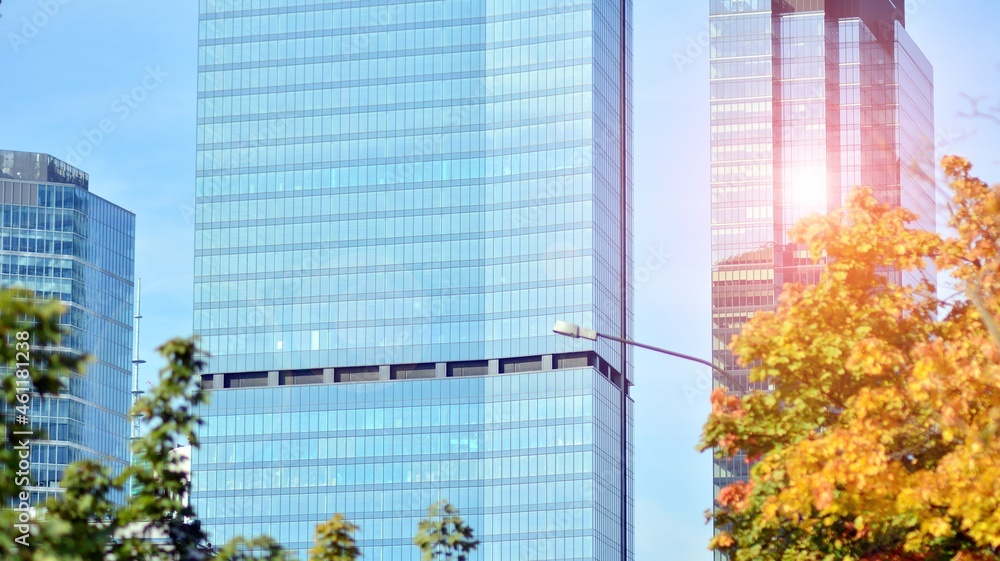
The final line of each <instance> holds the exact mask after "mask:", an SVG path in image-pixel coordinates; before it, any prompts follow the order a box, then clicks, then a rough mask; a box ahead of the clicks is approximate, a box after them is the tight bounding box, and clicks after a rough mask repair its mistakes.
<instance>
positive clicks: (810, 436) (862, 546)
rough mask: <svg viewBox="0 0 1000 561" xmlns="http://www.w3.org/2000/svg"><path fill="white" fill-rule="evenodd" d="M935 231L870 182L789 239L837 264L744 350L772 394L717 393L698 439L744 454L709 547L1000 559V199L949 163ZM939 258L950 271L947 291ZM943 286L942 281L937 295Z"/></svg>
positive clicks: (850, 556)
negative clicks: (739, 477) (744, 470)
mask: <svg viewBox="0 0 1000 561" xmlns="http://www.w3.org/2000/svg"><path fill="white" fill-rule="evenodd" d="M943 165H944V168H945V172H946V174H947V177H948V178H949V181H950V183H951V187H952V190H953V198H952V201H951V203H950V205H949V206H950V220H949V225H950V227H951V230H952V235H949V236H942V235H938V234H935V233H931V232H923V231H920V230H917V229H915V228H912V227H910V224H911V223H912V222H913V221H914V219H915V218H916V217H915V216H914V215H913V214H912V213H910V212H908V211H906V210H903V209H899V208H890V207H889V206H887V205H885V204H882V203H879V202H877V201H876V200H875V198H874V197H873V195H872V192H871V191H870V190H867V189H859V190H856V191H854V192H853V193H852V194H851V195H850V197H849V200H848V202H847V205H846V206H845V207H844V208H843V209H841V210H838V211H835V212H833V213H831V214H830V215H829V216H825V217H814V218H810V219H807V220H805V221H803V222H802V223H801V224H799V225H798V226H797V227H796V228H795V230H794V231H793V233H792V236H793V238H794V239H795V241H796V242H798V243H803V244H807V245H808V247H809V251H810V254H811V256H812V257H813V259H815V260H817V261H818V260H820V259H822V261H823V262H824V263H826V266H825V272H824V274H823V275H822V278H821V280H820V282H819V283H818V284H815V285H812V286H808V287H803V286H788V287H786V288H785V291H784V294H782V296H781V299H780V303H779V305H778V307H777V310H776V311H775V312H774V313H762V314H759V315H757V316H756V317H755V318H754V319H753V320H752V321H750V322H749V324H748V325H747V326H746V328H745V329H744V331H743V333H742V334H741V335H740V336H738V337H736V338H735V340H734V343H733V350H734V352H735V353H736V354H737V356H738V357H739V358H740V359H741V361H742V362H743V363H745V364H747V365H750V366H752V370H751V380H753V381H757V382H764V381H766V382H768V383H769V384H770V385H771V386H772V387H773V391H771V392H767V393H763V392H758V393H753V394H750V395H748V396H736V395H731V394H728V393H726V392H725V391H722V390H717V391H716V392H715V393H713V395H712V414H711V416H710V418H709V420H708V422H707V424H706V426H705V429H704V434H703V440H702V444H701V447H702V449H708V448H714V449H715V452H716V454H718V455H720V456H721V457H731V456H733V455H735V454H737V453H738V452H744V453H746V455H747V457H748V458H749V460H748V461H752V462H753V463H754V465H753V467H752V469H751V475H750V479H749V481H748V482H746V483H736V484H733V485H730V486H729V487H726V488H724V489H723V490H722V491H721V492H720V493H719V496H718V498H717V510H716V512H715V514H714V517H715V519H716V523H717V524H718V525H719V526H720V527H723V528H726V529H727V531H725V532H722V533H719V534H718V535H716V536H715V537H714V538H713V540H712V542H711V548H712V549H715V550H718V551H722V552H725V553H728V554H730V555H731V557H732V558H733V559H735V560H751V559H752V560H763V561H767V560H779V559H780V560H789V559H795V560H802V561H810V560H834V559H836V560H841V559H844V560H922V561H923V560H926V561H932V560H944V559H960V560H961V559H965V560H990V559H998V558H1000V439H998V434H997V432H998V426H1000V365H998V361H1000V276H998V274H997V273H998V267H1000V256H998V251H1000V246H998V244H1000V194H998V190H997V189H996V188H994V189H991V188H990V187H989V186H988V185H987V184H986V183H984V182H983V181H981V180H979V179H976V178H975V177H973V176H972V175H971V166H970V164H969V163H968V162H967V161H965V160H962V159H959V158H946V159H945V160H944V162H943ZM929 264H934V265H936V267H937V269H938V270H939V271H941V272H943V273H946V274H947V275H948V276H950V278H951V279H953V280H954V284H955V287H957V293H956V294H954V295H947V294H945V297H943V298H939V296H938V293H937V291H936V289H935V284H934V283H933V282H932V281H931V279H926V278H925V280H924V281H922V282H909V283H902V284H898V283H892V282H889V280H887V277H888V276H889V275H888V274H887V272H891V271H899V272H905V273H908V274H910V277H911V278H913V277H916V278H919V277H920V274H921V272H923V271H926V270H927V268H928V265H929ZM942 292H944V290H943V291H942Z"/></svg>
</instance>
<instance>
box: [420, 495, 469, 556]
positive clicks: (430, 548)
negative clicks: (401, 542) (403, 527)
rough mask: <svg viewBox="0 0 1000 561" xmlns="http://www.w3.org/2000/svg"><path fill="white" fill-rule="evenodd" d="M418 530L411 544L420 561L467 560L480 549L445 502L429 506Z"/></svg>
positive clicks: (459, 518)
mask: <svg viewBox="0 0 1000 561" xmlns="http://www.w3.org/2000/svg"><path fill="white" fill-rule="evenodd" d="M418 529H419V531H418V532H417V536H416V537H415V538H413V543H414V544H416V546H417V547H418V548H420V559H421V561H468V559H469V556H470V555H471V554H472V552H473V551H474V550H475V549H476V548H477V547H478V546H479V540H477V539H475V537H474V536H473V531H472V528H470V527H469V526H467V525H466V524H465V521H464V520H462V517H461V516H459V515H458V509H456V508H455V507H454V506H452V505H451V503H449V502H448V501H440V502H437V503H434V504H433V505H431V507H430V508H429V509H428V510H427V518H425V519H423V520H422V521H420V524H419V526H418Z"/></svg>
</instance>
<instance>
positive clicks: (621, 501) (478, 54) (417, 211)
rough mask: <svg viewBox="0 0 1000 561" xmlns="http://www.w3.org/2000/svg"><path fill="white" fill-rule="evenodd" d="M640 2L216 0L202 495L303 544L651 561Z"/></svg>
mask: <svg viewBox="0 0 1000 561" xmlns="http://www.w3.org/2000/svg"><path fill="white" fill-rule="evenodd" d="M630 18H631V2H630V1H628V0H532V1H530V2H529V1H527V0H520V1H518V0H503V1H501V0H435V1H425V0H398V1H386V0H359V1H354V2H329V1H327V2H321V1H318V0H263V1H261V2H258V3H255V4H254V6H253V7H252V8H250V7H244V6H243V5H242V4H240V3H237V2H231V1H221V0H219V1H213V0H201V2H200V30H199V81H198V133H197V134H198V152H197V153H198V161H197V186H196V209H197V211H196V242H195V243H196V247H195V260H196V261H195V330H196V332H197V333H198V334H199V335H201V336H202V337H203V340H204V342H205V345H206V347H207V349H208V351H209V352H210V353H211V355H212V357H211V359H210V362H209V365H210V366H209V371H208V372H207V373H206V375H205V376H204V380H205V382H206V384H208V385H209V386H210V387H212V388H213V390H214V393H215V395H214V397H213V400H214V401H213V405H212V406H211V407H207V408H205V409H203V411H202V414H203V415H205V417H206V419H207V421H208V422H207V425H206V434H205V435H204V439H203V443H204V447H203V448H202V449H201V450H200V451H196V452H195V453H194V457H193V477H194V487H195V488H194V491H193V501H194V503H195V506H196V507H197V508H198V510H199V513H200V516H201V518H202V520H203V521H204V522H205V524H206V525H207V527H208V529H209V530H210V532H211V533H212V539H213V542H215V543H221V542H222V541H224V540H225V539H228V538H230V537H232V536H234V535H238V534H257V533H269V534H272V535H273V536H274V537H276V538H277V539H279V540H280V541H281V542H282V543H284V544H286V545H288V546H289V547H291V548H292V549H294V550H297V551H299V552H300V553H303V552H304V550H305V549H306V548H308V547H309V546H310V543H311V536H312V528H313V526H314V525H315V524H316V523H317V522H320V521H322V520H325V519H327V518H328V517H329V516H330V515H331V514H332V513H334V512H343V513H344V514H346V515H347V516H348V517H349V518H351V519H353V520H355V521H357V522H359V523H360V524H361V526H362V528H363V529H364V532H363V533H362V535H361V538H362V540H361V547H362V550H363V552H364V554H365V557H366V559H376V560H385V561H390V560H409V559H416V557H417V551H416V549H415V548H414V547H413V546H412V544H411V539H412V535H413V534H414V533H415V531H416V522H417V520H418V519H419V518H420V517H421V516H422V515H423V513H424V511H425V509H426V507H427V506H428V505H429V504H431V503H432V502H434V501H435V500H437V499H439V498H447V499H449V500H451V501H452V502H453V503H454V504H455V505H456V506H458V507H459V508H460V509H461V510H462V512H463V514H465V515H466V516H467V517H468V519H469V520H470V521H471V523H472V524H473V526H474V527H475V528H476V530H477V531H478V533H479V536H480V537H481V538H482V539H483V541H484V543H483V545H482V546H481V548H480V550H479V552H478V553H477V554H476V557H475V558H476V559H484V560H496V561H499V560H512V559H537V560H542V559H560V560H594V559H600V560H612V559H614V560H621V561H626V560H627V559H630V558H631V557H632V553H631V551H632V534H633V530H632V520H631V510H632V495H631V482H632V471H631V461H630V457H631V440H630V432H631V423H632V421H631V407H632V401H631V398H630V397H629V396H628V386H629V381H628V380H629V379H630V378H631V356H630V354H629V353H628V352H627V351H626V350H624V349H623V348H622V346H621V345H619V344H610V343H607V342H604V341H601V342H598V343H591V342H585V341H584V342H580V341H576V340H569V339H565V338H560V337H559V336H556V335H554V334H552V333H551V332H550V329H551V327H552V325H553V324H554V323H555V321H556V320H559V319H564V320H568V321H572V322H575V323H578V324H581V325H585V326H588V327H594V328H595V329H597V330H599V331H602V332H606V333H612V334H618V335H629V334H630V333H631V326H632V310H631V299H632V288H631V278H630V273H629V271H630V270H631V266H632V263H631V244H632V225H631V216H632V208H631V204H632V196H631V191H632V183H631V172H630V169H631V146H630V144H631V143H630V141H629V140H630V139H631V136H632V132H631V121H630V119H631V117H630V115H631V111H632V109H631V74H630V72H631V45H630V42H631V39H630V37H631V27H630Z"/></svg>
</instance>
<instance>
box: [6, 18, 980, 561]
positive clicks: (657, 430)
mask: <svg viewBox="0 0 1000 561" xmlns="http://www.w3.org/2000/svg"><path fill="white" fill-rule="evenodd" d="M906 4H907V5H908V7H909V8H910V16H909V21H908V25H907V27H908V28H909V30H910V34H911V35H912V36H913V37H914V39H915V40H916V42H917V43H918V44H919V45H920V46H921V47H922V48H923V50H924V52H925V54H926V55H927V56H928V58H929V59H930V60H931V62H932V63H933V64H934V67H935V78H936V94H935V95H936V115H937V117H936V118H937V127H938V137H939V152H940V154H944V153H958V154H962V155H966V156H968V157H970V158H973V160H974V162H975V163H976V165H977V170H978V171H979V172H980V174H981V175H982V176H983V177H984V178H986V179H987V180H989V181H991V182H1000V153H998V151H997V146H998V145H1000V126H997V125H992V124H989V123H987V122H986V121H985V120H970V119H967V118H963V117H961V116H960V115H959V114H960V113H962V112H965V111H967V110H968V108H969V105H968V102H967V101H966V99H965V98H964V97H963V94H966V95H970V96H973V97H980V96H982V97H986V98H988V99H989V100H991V102H992V104H993V105H996V104H997V102H998V100H1000V38H998V36H997V35H996V30H995V25H996V22H998V21H1000V2H997V0H952V1H946V0H907V2H906ZM46 5H48V8H49V12H48V13H46V11H45V9H44V6H46ZM0 15H2V16H0V68H2V70H3V86H2V88H0V148H4V149H17V150H32V151H40V152H48V153H50V154H52V155H54V156H56V157H59V158H63V159H67V160H70V161H72V163H75V164H77V165H78V166H79V167H80V168H82V169H83V170H85V171H87V172H88V173H90V176H91V189H92V190H93V191H94V192H95V193H97V194H98V195H101V196H102V197H105V198H107V199H109V200H111V201H113V202H115V203H117V204H119V205H121V206H123V207H125V208H128V209H129V210H131V211H133V212H135V213H136V215H137V224H138V233H137V237H138V239H137V252H136V254H137V264H136V266H137V275H138V276H139V277H141V278H142V281H143V315H144V316H145V320H144V322H143V324H142V344H141V346H140V349H141V353H142V355H143V357H144V358H146V359H147V360H150V363H149V364H147V365H146V366H145V367H144V368H145V369H144V371H143V373H142V379H143V380H144V383H145V380H149V379H152V376H153V374H154V372H155V371H156V370H157V369H158V368H159V366H160V365H161V363H160V362H159V361H157V360H155V359H154V358H153V354H154V353H153V350H152V349H153V348H154V347H155V346H156V345H158V344H159V343H161V342H163V341H164V340H166V339H168V338H169V337H173V336H177V335H187V334H190V332H191V321H192V312H191V309H192V269H193V245H194V242H193V227H194V222H193V215H192V211H193V187H194V139H195V128H194V127H195V72H196V60H197V58H196V48H197V45H196V42H197V2H194V1H191V0H187V1H184V2H135V1H125V0H87V1H86V2H84V1H83V0H47V2H39V1H38V0H7V1H6V2H3V3H2V4H0ZM25 18H26V19H25ZM31 20H35V22H36V23H35V24H33V25H26V23H25V22H26V21H31ZM707 21H708V1H707V0H690V1H683V2H682V1H679V0H635V22H634V23H635V99H634V102H635V122H636V130H635V133H636V134H635V174H636V177H635V184H636V216H635V224H636V240H635V251H636V256H635V257H636V265H637V273H636V279H637V288H638V290H637V310H636V338H637V339H639V340H642V341H644V342H648V343H650V344H653V345H659V346H663V347H667V348H671V349H674V350H677V351H680V352H686V353H689V354H694V355H698V356H702V357H707V356H708V355H709V346H710V330H709V323H710V322H709V271H710V263H709V194H708V157H709V152H708V146H709V138H708V52H707ZM12 34H16V35H18V37H12ZM21 38H23V40H21ZM102 126H103V128H104V131H101V128H102ZM105 131H108V132H105ZM81 145H82V150H81V149H80V147H81ZM73 147H77V149H76V150H75V153H74V152H73ZM940 154H939V155H940ZM73 160H76V161H73ZM636 359H637V378H638V385H637V386H636V388H635V397H636V401H637V406H636V448H637V454H636V455H637V458H636V490H637V512H636V516H637V536H636V540H637V554H638V556H637V558H638V560H639V561H659V560H661V559H679V560H705V561H707V560H708V559H710V558H711V556H710V555H709V553H708V552H707V551H706V550H705V544H706V543H707V541H708V538H709V534H710V531H709V529H708V527H707V526H705V524H704V518H703V513H704V511H705V510H706V509H707V508H708V507H709V505H710V504H711V499H712V497H711V463H710V458H709V457H708V456H707V455H705V454H698V453H697V452H695V451H694V447H695V445H696V443H697V440H698V434H699V430H700V427H701V424H702V422H703V421H704V419H705V417H706V415H707V413H708V405H707V399H708V388H707V382H708V374H707V372H705V371H704V370H703V369H701V368H699V367H698V366H697V365H689V364H687V363H683V362H678V361H675V360H673V359H668V358H666V357H661V356H658V355H651V354H647V353H645V352H642V351H637V353H636Z"/></svg>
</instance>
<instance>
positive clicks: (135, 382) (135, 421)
mask: <svg viewBox="0 0 1000 561" xmlns="http://www.w3.org/2000/svg"><path fill="white" fill-rule="evenodd" d="M135 293H136V297H135V341H134V343H135V345H134V347H135V350H134V351H133V353H132V406H133V407H134V406H135V404H136V402H138V401H139V398H140V397H142V394H143V393H145V392H143V391H142V390H140V389H139V365H140V364H145V363H146V361H145V360H142V359H141V358H139V324H140V323H142V279H138V282H137V283H136V289H135ZM139 421H140V417H139V416H138V415H135V416H133V417H132V440H133V441H135V440H137V439H138V438H139V437H140V436H141V435H140V434H139V432H140V425H139Z"/></svg>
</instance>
